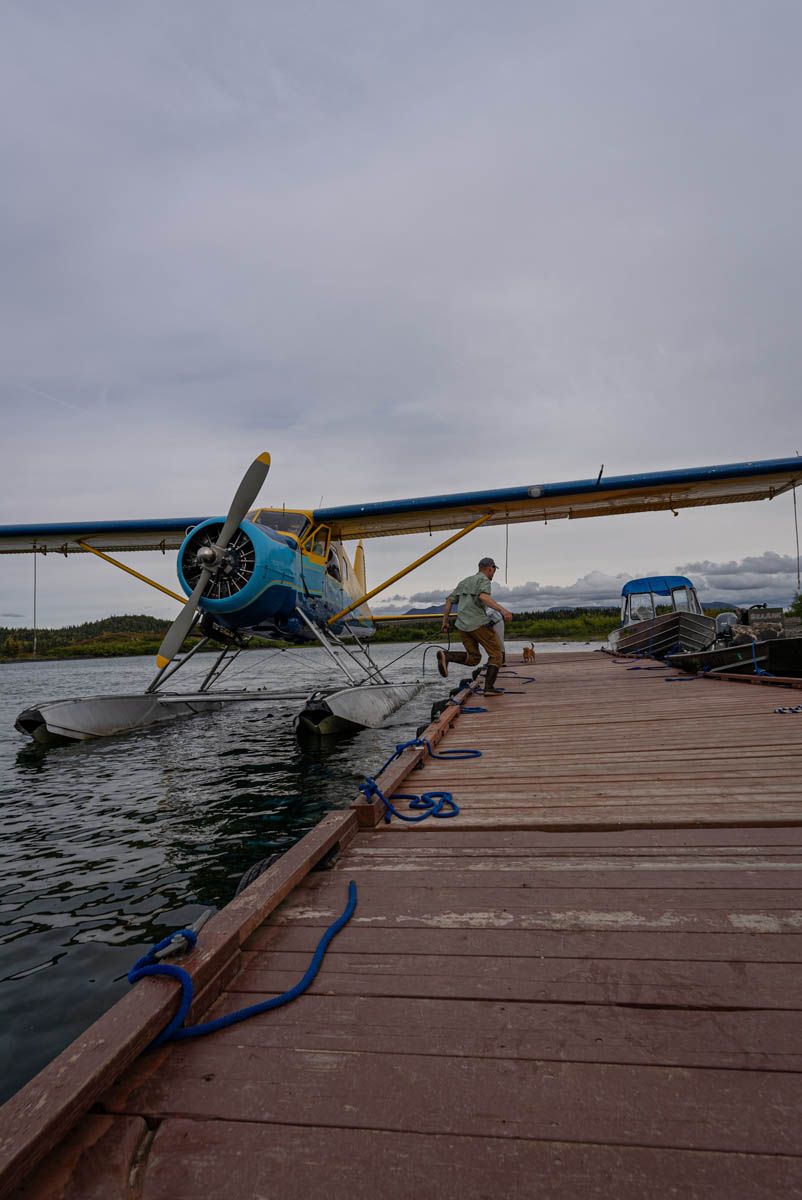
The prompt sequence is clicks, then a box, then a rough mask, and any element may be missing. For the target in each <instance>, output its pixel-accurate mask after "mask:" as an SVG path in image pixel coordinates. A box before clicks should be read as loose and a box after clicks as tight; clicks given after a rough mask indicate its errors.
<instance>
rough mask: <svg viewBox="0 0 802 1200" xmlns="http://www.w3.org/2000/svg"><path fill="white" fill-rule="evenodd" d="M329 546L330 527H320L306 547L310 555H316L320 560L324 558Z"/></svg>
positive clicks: (311, 536)
mask: <svg viewBox="0 0 802 1200" xmlns="http://www.w3.org/2000/svg"><path fill="white" fill-rule="evenodd" d="M328 544H329V527H328V525H318V527H317V529H316V530H315V531H314V533H312V534H311V535H310V537H309V539H308V541H307V543H306V546H305V547H304V549H305V551H306V552H307V553H308V554H314V555H316V556H317V557H318V558H323V557H324V555H325V553H326V550H327V548H328Z"/></svg>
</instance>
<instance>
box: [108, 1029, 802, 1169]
mask: <svg viewBox="0 0 802 1200" xmlns="http://www.w3.org/2000/svg"><path fill="white" fill-rule="evenodd" d="M180 1061H181V1070H180V1071H179V1070H167V1069H163V1070H161V1071H159V1072H154V1074H152V1075H151V1076H150V1077H149V1078H148V1079H146V1080H145V1081H144V1082H143V1083H142V1084H141V1085H140V1086H132V1085H131V1080H130V1077H126V1078H124V1079H123V1080H122V1081H121V1082H120V1083H119V1084H118V1085H117V1086H116V1087H115V1088H113V1089H112V1091H111V1092H110V1093H109V1094H108V1095H107V1098H106V1102H105V1103H106V1105H107V1107H108V1109H109V1111H112V1112H119V1113H132V1112H142V1111H146V1112H148V1113H150V1114H151V1115H152V1116H154V1117H157V1118H164V1117H167V1116H171V1115H172V1116H179V1115H180V1116H186V1117H190V1116H194V1117H199V1118H204V1119H208V1118H210V1117H211V1118H216V1119H220V1120H228V1121H252V1120H253V1119H254V1117H255V1116H256V1115H257V1114H258V1118H259V1120H260V1121H263V1122H279V1123H281V1124H290V1125H297V1124H306V1125H320V1126H328V1127H332V1128H333V1127H336V1128H350V1129H358V1128H368V1129H385V1130H393V1131H398V1132H402V1131H403V1132H409V1133H421V1134H428V1133H429V1132H430V1131H431V1130H432V1129H438V1130H440V1131H442V1132H443V1133H450V1134H460V1135H465V1136H472V1137H487V1136H490V1137H494V1138H515V1137H527V1138H533V1137H534V1138H536V1139H543V1140H550V1141H551V1140H559V1141H571V1142H581V1143H602V1144H604V1143H608V1144H613V1145H628V1146H653V1147H666V1148H668V1147H671V1148H681V1149H688V1150H691V1149H695V1150H729V1151H732V1152H736V1153H752V1154H795V1155H798V1154H799V1153H800V1151H802V1135H801V1134H800V1130H799V1122H798V1120H797V1118H798V1116H799V1101H800V1093H799V1081H798V1079H797V1078H795V1077H794V1075H792V1074H785V1073H779V1072H763V1071H727V1070H724V1071H722V1070H718V1069H712V1068H711V1069H705V1070H700V1069H697V1068H686V1067H671V1068H665V1067H656V1066H621V1065H609V1064H597V1063H563V1062H548V1063H541V1062H535V1061H521V1060H517V1061H513V1060H507V1059H488V1058H467V1057H458V1058H451V1057H444V1056H438V1057H433V1056H421V1055H414V1054H400V1055H399V1054H372V1053H367V1052H361V1051H356V1052H354V1051H348V1052H342V1051H317V1050H312V1051H306V1050H303V1049H300V1048H299V1049H294V1050H289V1051H286V1050H280V1049H276V1048H273V1047H271V1048H270V1049H268V1050H265V1049H262V1048H261V1047H258V1046H257V1047H249V1052H248V1054H247V1055H241V1054H240V1055H236V1056H232V1055H231V1054H230V1053H228V1054H224V1053H222V1052H221V1050H220V1048H219V1043H218V1044H216V1043H215V1042H214V1040H206V1041H203V1040H201V1041H199V1042H198V1043H197V1044H196V1045H194V1046H192V1047H190V1048H188V1049H187V1050H186V1051H184V1050H183V1049H182V1051H181V1060H180ZM423 1097H425V1098H426V1102H425V1104H423V1103H422V1098H423Z"/></svg>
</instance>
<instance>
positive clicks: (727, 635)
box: [716, 612, 738, 646]
mask: <svg viewBox="0 0 802 1200" xmlns="http://www.w3.org/2000/svg"><path fill="white" fill-rule="evenodd" d="M737 624H738V617H737V616H736V614H735V613H731V612H723V613H719V614H718V616H717V617H716V643H719V642H721V643H722V645H724V646H729V645H730V644H731V642H732V631H733V626H734V625H737Z"/></svg>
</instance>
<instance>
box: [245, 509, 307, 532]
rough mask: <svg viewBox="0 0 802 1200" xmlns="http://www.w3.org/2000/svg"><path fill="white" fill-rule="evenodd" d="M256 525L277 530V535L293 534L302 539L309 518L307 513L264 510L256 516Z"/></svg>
mask: <svg viewBox="0 0 802 1200" xmlns="http://www.w3.org/2000/svg"><path fill="white" fill-rule="evenodd" d="M256 524H257V525H265V526H266V527H267V528H268V529H275V530H276V532H277V533H292V534H294V535H295V537H297V538H300V537H301V534H302V533H303V531H304V529H305V528H306V526H307V525H308V524H309V518H308V517H307V515H306V513H299V512H286V511H285V510H281V511H279V510H278V509H275V508H263V509H262V510H261V511H260V512H259V513H257V514H256Z"/></svg>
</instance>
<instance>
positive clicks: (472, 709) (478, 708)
mask: <svg viewBox="0 0 802 1200" xmlns="http://www.w3.org/2000/svg"><path fill="white" fill-rule="evenodd" d="M462 711H463V712H464V713H480V712H487V709H486V708H482V706H481V704H474V705H471V706H470V707H469V706H468V705H465V706H464V708H463V709H462Z"/></svg>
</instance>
